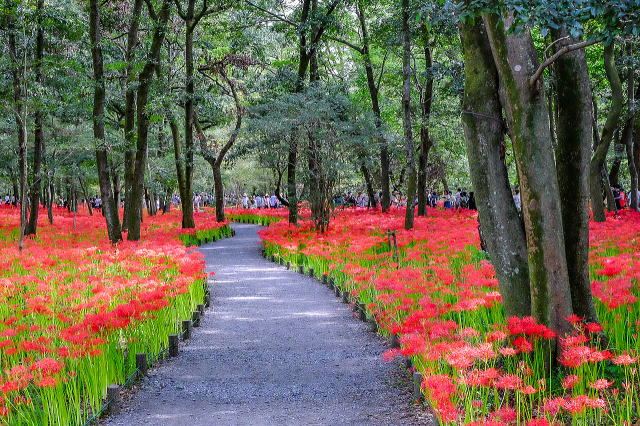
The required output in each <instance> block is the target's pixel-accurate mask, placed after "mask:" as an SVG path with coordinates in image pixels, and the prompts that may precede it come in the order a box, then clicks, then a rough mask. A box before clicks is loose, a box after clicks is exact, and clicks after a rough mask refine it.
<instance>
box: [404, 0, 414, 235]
mask: <svg viewBox="0 0 640 426" xmlns="http://www.w3.org/2000/svg"><path fill="white" fill-rule="evenodd" d="M402 78H403V81H404V83H403V90H402V127H403V130H404V143H405V154H406V156H407V167H408V168H409V179H408V181H407V208H406V210H405V217H404V229H411V228H413V216H414V200H415V197H416V178H417V177H416V160H415V148H414V146H413V129H412V120H411V29H410V26H409V0H402Z"/></svg>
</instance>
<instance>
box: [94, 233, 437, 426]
mask: <svg viewBox="0 0 640 426" xmlns="http://www.w3.org/2000/svg"><path fill="white" fill-rule="evenodd" d="M234 228H235V230H236V232H237V234H236V236H235V237H234V238H230V239H226V240H222V241H218V242H216V243H213V244H208V245H205V246H203V247H202V248H201V250H202V252H203V253H204V254H205V256H206V260H207V268H208V270H211V271H216V276H215V280H214V282H213V284H212V287H213V288H212V305H211V307H210V308H209V309H208V311H207V313H206V316H205V318H204V321H203V322H202V325H201V326H200V328H196V329H195V330H194V331H195V333H194V336H193V337H192V338H191V340H189V341H188V342H187V343H186V344H185V345H182V344H181V346H180V355H179V356H178V357H177V358H173V359H170V360H167V361H165V362H163V363H162V364H161V365H160V367H159V368H157V369H155V370H152V371H151V372H150V374H149V377H147V378H145V379H144V380H143V381H142V382H141V383H140V389H139V390H138V391H137V392H134V393H133V394H132V395H131V396H130V397H129V398H128V399H127V398H125V403H124V408H123V409H122V411H121V413H120V414H118V415H116V416H111V417H107V418H106V419H105V420H104V421H103V424H109V425H147V424H148V425H262V424H264V425H268V424H277V425H311V424H314V425H316V424H323V425H324V424H327V425H346V424H349V425H352V424H367V425H370V424H375V425H409V424H410V425H413V424H430V423H434V422H433V420H432V418H431V417H430V416H429V415H427V414H424V413H423V414H418V410H416V409H415V408H414V407H412V404H411V392H410V384H409V383H408V380H407V376H408V374H407V372H406V371H403V369H402V367H400V366H399V365H398V364H397V363H385V362H384V361H382V359H381V354H382V352H384V350H385V349H386V345H385V342H384V341H383V340H382V339H381V338H380V337H379V336H378V335H376V334H374V333H372V332H370V331H368V326H367V325H366V324H364V323H362V322H360V321H357V320H356V319H354V318H352V317H353V313H352V312H351V310H350V309H349V308H348V307H347V306H345V305H343V304H342V303H340V302H339V300H338V299H337V298H336V297H334V296H333V294H332V293H331V292H330V291H329V290H328V289H327V288H325V287H323V286H322V285H320V284H319V283H318V282H317V281H316V280H314V279H312V278H309V277H306V276H303V275H300V274H298V273H296V272H293V271H288V270H286V268H284V267H281V266H278V265H276V264H273V263H271V262H268V261H267V260H265V259H263V258H262V257H261V256H260V249H261V244H260V242H259V238H258V236H257V233H256V232H257V230H258V227H257V226H254V225H240V224H238V225H234ZM420 411H421V410H420Z"/></svg>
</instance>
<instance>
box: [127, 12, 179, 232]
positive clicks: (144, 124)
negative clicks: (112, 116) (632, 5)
mask: <svg viewBox="0 0 640 426" xmlns="http://www.w3.org/2000/svg"><path fill="white" fill-rule="evenodd" d="M170 13H171V1H170V0H163V2H162V6H161V9H160V13H159V14H158V22H157V23H156V28H155V30H154V32H153V41H152V43H151V48H150V50H149V57H148V60H147V62H146V64H145V66H144V68H143V69H142V71H141V72H140V77H139V78H138V91H137V94H136V127H137V131H136V161H135V173H134V179H133V185H132V187H131V203H130V208H129V211H128V212H127V214H128V215H129V217H128V220H127V222H128V224H129V232H128V235H127V239H128V240H129V241H138V240H139V239H140V223H141V221H142V196H143V189H144V175H145V171H146V168H147V164H146V159H147V149H148V142H149V141H148V137H149V113H148V111H147V104H148V98H149V90H150V88H151V82H152V80H153V74H154V72H155V68H156V66H157V64H158V63H159V62H160V50H161V48H162V43H163V42H164V37H165V32H166V28H167V21H168V20H169V15H170Z"/></svg>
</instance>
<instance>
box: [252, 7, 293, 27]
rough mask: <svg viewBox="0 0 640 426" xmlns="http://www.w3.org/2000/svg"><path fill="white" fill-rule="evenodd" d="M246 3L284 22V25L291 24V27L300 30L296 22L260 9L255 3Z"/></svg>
mask: <svg viewBox="0 0 640 426" xmlns="http://www.w3.org/2000/svg"><path fill="white" fill-rule="evenodd" d="M244 2H245V3H247V4H248V5H249V6H251V7H253V8H255V9H258V10H259V11H261V12H263V13H266V14H267V15H269V16H271V17H273V18H275V19H277V20H278V21H281V22H284V23H286V24H289V25H291V26H293V27H295V28H298V24H296V23H295V22H293V21H291V20H289V19H287V18H285V17H284V16H280V15H278V14H276V13H273V12H271V11H269V10H267V9H265V8H263V7H260V6H258V5H257V4H255V3H254V2H252V1H250V0H244Z"/></svg>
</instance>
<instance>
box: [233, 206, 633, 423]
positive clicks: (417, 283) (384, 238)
mask: <svg viewBox="0 0 640 426" xmlns="http://www.w3.org/2000/svg"><path fill="white" fill-rule="evenodd" d="M241 213H242V212H236V214H241ZM242 214H245V215H250V214H251V211H245V212H243V213H242ZM263 214H268V213H263ZM274 216H276V217H279V216H282V215H278V214H276V215H274ZM477 227H478V221H477V216H476V213H475V212H471V211H464V210H461V211H453V210H429V215H428V216H427V217H424V218H417V219H416V226H415V229H414V230H411V231H405V230H403V229H402V228H403V212H402V211H397V210H396V211H392V212H391V213H390V214H383V213H380V212H377V211H368V210H364V209H346V210H343V211H340V212H337V213H336V215H335V217H334V218H333V219H332V222H331V227H330V228H329V230H328V231H327V232H326V233H323V234H318V233H316V232H315V230H314V229H313V226H312V224H311V223H309V222H308V221H306V222H303V223H302V224H301V225H300V226H297V227H296V226H291V225H289V224H287V223H286V222H285V221H280V222H276V223H274V224H272V225H271V226H270V227H268V228H266V229H264V230H262V231H261V232H260V235H261V237H262V239H263V240H264V244H265V250H266V252H267V254H268V255H274V256H276V257H283V258H285V260H287V261H290V262H292V263H293V264H297V265H304V266H306V267H308V268H313V269H314V271H315V272H316V273H318V274H328V275H330V277H331V278H333V279H334V280H335V282H336V284H337V285H339V286H341V287H342V288H343V289H344V290H346V291H348V292H350V294H351V296H352V300H354V301H357V302H358V303H363V304H364V305H365V306H366V310H367V315H368V316H369V317H370V318H371V319H372V320H375V321H376V322H377V324H378V326H379V329H380V330H381V332H382V333H384V334H386V335H391V334H395V335H397V336H399V341H400V348H396V349H391V350H389V351H388V352H386V353H385V354H384V357H385V358H387V359H392V358H394V357H396V356H400V355H403V356H406V357H409V358H410V359H411V361H412V365H413V367H412V368H415V369H416V370H417V371H419V372H421V373H422V377H423V381H422V389H423V392H424V395H425V397H426V399H427V400H428V401H429V402H430V404H431V406H432V407H433V409H434V410H435V412H436V413H437V415H438V417H439V419H440V421H441V422H443V423H445V424H461V423H465V424H495V425H502V424H527V425H547V424H566V423H573V424H634V423H635V422H637V421H638V419H640V401H639V393H638V385H639V383H638V372H637V368H638V354H639V349H640V341H639V340H638V327H639V325H640V321H639V318H638V315H639V313H640V303H639V302H638V292H639V283H640V256H638V253H640V215H638V214H637V213H635V212H633V213H632V212H621V213H620V214H618V215H616V216H611V217H609V218H608V220H607V221H606V222H603V223H591V237H590V238H591V252H590V265H591V266H590V269H591V274H592V288H593V293H594V297H595V298H596V308H597V312H598V317H599V320H600V323H591V324H584V323H583V322H582V319H581V318H579V317H572V318H569V320H570V321H571V322H572V324H573V326H574V330H573V334H571V335H568V336H565V337H563V338H562V339H561V340H560V341H561V347H560V348H559V351H558V356H557V359H551V355H550V354H551V352H550V351H549V350H548V348H549V345H548V344H547V343H548V342H549V341H550V340H551V339H552V338H554V337H555V336H554V334H553V332H552V331H551V330H549V329H548V328H546V327H545V326H543V325H540V324H537V323H536V322H535V320H534V319H533V318H531V317H525V318H517V317H511V318H505V316H504V313H503V309H502V305H501V296H500V293H499V292H498V283H497V280H496V277H495V273H494V270H493V267H492V265H491V264H490V263H489V261H488V259H487V257H486V254H485V253H484V252H483V251H481V249H480V238H479V234H478V228H477ZM548 365H552V366H553V367H552V368H550V369H549V368H545V366H548Z"/></svg>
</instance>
